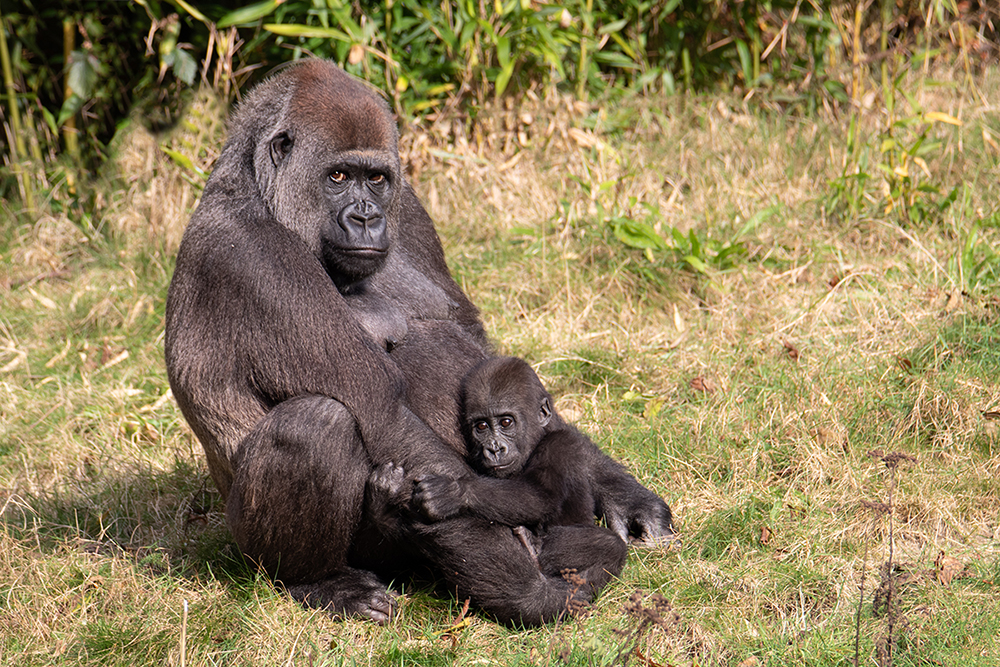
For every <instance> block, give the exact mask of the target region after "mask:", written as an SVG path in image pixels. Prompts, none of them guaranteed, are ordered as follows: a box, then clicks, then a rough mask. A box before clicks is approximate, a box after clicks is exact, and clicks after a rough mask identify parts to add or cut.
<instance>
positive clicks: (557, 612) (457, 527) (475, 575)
mask: <svg viewBox="0 0 1000 667" xmlns="http://www.w3.org/2000/svg"><path fill="white" fill-rule="evenodd" d="M415 530H416V532H417V533H418V534H417V535H416V536H415V540H414V542H415V543H416V544H417V545H419V547H420V550H421V552H422V553H423V555H424V557H425V558H426V559H427V560H429V561H430V562H431V564H432V566H433V568H434V571H435V572H439V573H441V575H442V576H443V577H444V579H445V582H446V584H447V586H448V588H449V589H450V590H451V592H452V593H454V594H455V595H456V596H457V597H458V599H459V600H464V599H466V598H469V599H471V601H472V604H473V605H474V606H476V607H478V608H480V609H482V610H483V611H484V612H486V613H487V614H489V615H490V616H493V617H494V618H495V619H496V620H497V621H499V622H501V623H504V624H506V625H515V626H516V625H523V626H536V625H541V624H543V623H548V622H549V621H553V620H555V619H556V618H558V617H560V616H561V615H563V614H564V613H566V612H567V611H568V610H569V609H570V608H571V603H573V602H589V601H590V600H591V598H592V597H593V593H592V591H591V590H590V589H589V587H583V588H579V587H576V586H574V585H573V584H571V583H570V582H568V581H566V580H565V579H563V578H562V576H560V575H556V576H546V575H545V574H543V573H542V572H540V571H539V569H538V565H537V564H536V562H535V560H534V557H533V555H532V554H531V553H530V552H529V550H528V549H526V548H525V546H524V545H523V544H522V542H521V540H520V539H518V537H517V536H516V535H515V533H514V531H513V530H512V529H511V527H510V526H504V525H502V524H497V523H491V522H489V521H485V520H483V519H479V518H477V517H474V516H459V517H456V518H453V519H447V520H444V521H439V522H437V523H433V524H421V525H420V526H418V527H416V528H415ZM616 539H617V538H616Z"/></svg>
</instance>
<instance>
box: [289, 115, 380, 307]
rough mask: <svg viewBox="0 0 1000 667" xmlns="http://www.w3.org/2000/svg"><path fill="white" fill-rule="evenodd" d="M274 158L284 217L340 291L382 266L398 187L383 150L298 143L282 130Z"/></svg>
mask: <svg viewBox="0 0 1000 667" xmlns="http://www.w3.org/2000/svg"><path fill="white" fill-rule="evenodd" d="M271 159H272V162H273V164H274V167H275V169H276V170H277V174H276V176H277V178H276V181H277V185H278V187H277V190H278V202H279V206H278V213H279V216H280V217H279V219H280V220H281V221H282V224H285V225H286V226H288V227H290V228H292V229H296V231H299V233H300V235H302V236H303V237H304V238H305V240H306V242H307V243H309V244H310V245H311V246H312V247H313V250H314V252H316V253H317V255H318V256H319V259H320V261H321V262H322V263H323V266H324V268H325V269H326V272H327V273H328V274H329V275H330V277H331V278H332V279H333V282H334V283H336V284H337V287H339V288H341V289H343V288H345V287H347V286H349V285H351V284H353V283H356V282H358V281H359V280H362V279H364V278H367V277H368V276H370V275H372V274H374V273H376V272H377V271H378V270H379V269H381V268H382V266H383V265H384V264H385V261H386V258H387V257H388V253H389V248H390V246H391V243H392V238H391V229H390V227H391V226H390V224H389V217H388V213H387V212H388V211H390V210H391V206H392V202H393V198H394V196H395V194H396V192H395V191H396V189H397V187H398V184H397V182H396V180H397V176H396V170H395V169H394V167H395V165H394V163H393V161H392V160H390V159H387V158H386V156H385V155H383V151H380V150H372V149H367V150H349V151H338V150H333V149H332V148H331V146H330V145H329V144H326V143H325V142H312V145H309V144H307V145H304V146H302V145H296V142H295V140H294V139H293V138H292V134H291V133H290V132H282V133H280V134H279V135H278V136H276V137H275V138H274V139H272V140H271Z"/></svg>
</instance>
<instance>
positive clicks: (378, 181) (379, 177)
mask: <svg viewBox="0 0 1000 667" xmlns="http://www.w3.org/2000/svg"><path fill="white" fill-rule="evenodd" d="M368 180H369V181H371V182H372V183H374V184H375V185H382V184H383V183H385V174H372V175H371V176H369V177H368Z"/></svg>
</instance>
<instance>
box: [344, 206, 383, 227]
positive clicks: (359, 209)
mask: <svg viewBox="0 0 1000 667" xmlns="http://www.w3.org/2000/svg"><path fill="white" fill-rule="evenodd" d="M348 217H349V218H350V219H351V222H353V223H354V224H356V225H360V226H361V227H367V226H368V225H369V224H370V223H371V222H372V221H376V222H379V221H381V220H382V211H381V209H379V207H378V206H375V205H374V204H372V203H371V202H366V201H363V202H360V203H359V204H358V205H357V206H355V207H354V210H352V211H351V214H350V215H349V216H348Z"/></svg>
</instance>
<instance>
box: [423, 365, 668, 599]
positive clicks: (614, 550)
mask: <svg viewBox="0 0 1000 667" xmlns="http://www.w3.org/2000/svg"><path fill="white" fill-rule="evenodd" d="M461 393H462V411H463V413H462V414H463V417H462V426H463V432H464V434H465V441H466V445H467V447H468V456H469V461H470V463H471V464H472V466H473V467H475V468H476V469H477V470H478V471H479V472H481V473H482V474H485V475H489V476H492V477H498V478H502V479H504V480H506V483H504V484H498V485H493V486H492V487H491V488H490V495H489V496H488V497H484V496H480V495H477V493H476V492H475V489H474V488H467V487H466V485H465V484H464V483H463V482H462V481H453V480H449V479H445V478H442V477H440V476H425V477H423V478H421V479H420V480H419V481H418V484H417V487H416V490H415V494H414V498H415V501H416V503H417V505H418V507H422V506H423V505H424V503H426V502H428V501H430V502H431V503H433V502H435V501H437V502H438V504H440V502H441V499H442V498H444V497H450V498H451V502H450V506H451V507H455V508H460V511H461V512H463V513H466V514H473V515H478V516H480V517H482V518H486V519H488V520H492V521H496V522H498V523H503V524H506V525H509V526H512V527H517V526H519V525H523V526H527V527H528V528H530V530H531V532H530V533H528V531H526V530H522V531H520V533H519V535H520V537H521V538H522V541H524V542H525V546H526V547H527V548H529V550H534V551H535V552H536V555H537V558H538V562H539V567H540V569H541V571H542V572H543V573H545V574H548V575H553V576H555V575H558V574H559V573H560V572H561V571H562V570H564V569H576V570H577V572H578V574H579V575H581V576H582V577H583V578H584V579H585V580H586V581H587V582H588V583H589V584H590V585H591V586H592V587H593V588H594V590H595V591H596V590H598V589H600V588H601V587H602V586H603V585H604V584H605V583H607V581H608V580H609V579H610V578H611V577H613V576H616V575H617V574H618V573H619V572H620V571H621V568H622V566H623V565H624V564H625V557H626V543H625V541H624V538H625V537H627V536H626V535H616V534H615V533H614V532H612V531H610V530H608V529H607V528H603V527H601V526H598V525H595V523H594V519H595V517H597V516H602V515H603V514H604V510H603V506H602V499H601V489H600V485H599V483H598V480H599V479H600V477H601V476H602V475H603V474H605V473H604V471H605V470H606V469H607V468H609V467H610V468H612V469H613V468H614V462H613V461H611V460H610V459H608V457H607V456H605V455H604V454H603V453H602V452H601V451H600V450H599V449H598V448H597V447H596V446H595V445H594V443H593V442H591V440H590V439H589V438H587V437H586V436H584V435H583V434H582V433H580V432H579V431H578V430H576V429H575V428H573V427H572V426H570V425H568V424H566V423H565V422H564V421H563V420H562V418H561V417H560V416H559V414H558V413H557V412H555V410H554V409H553V407H552V398H551V396H550V395H549V393H548V392H547V391H546V390H545V387H544V386H543V385H542V383H541V381H540V380H539V379H538V376H537V375H535V372H534V371H533V370H532V369H531V366H529V365H528V364H527V363H526V362H524V361H523V360H521V359H516V358H513V357H495V358H491V359H488V360H486V361H484V362H482V363H481V364H479V365H478V366H476V367H475V368H474V369H473V370H472V371H470V372H469V374H468V375H467V376H466V378H465V380H464V381H463V383H462V392H461ZM664 507H665V506H664ZM667 512H669V510H667ZM432 518H442V517H440V516H437V517H432Z"/></svg>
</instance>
